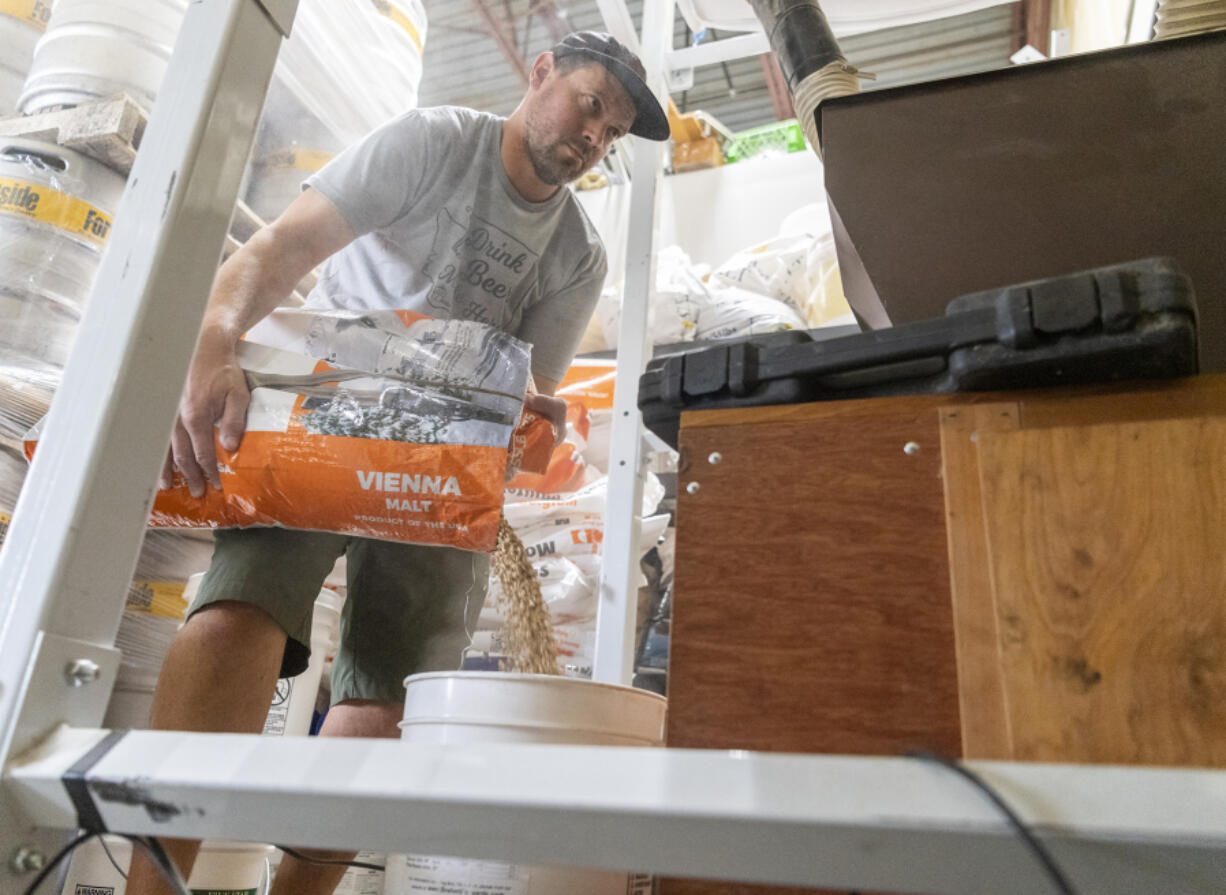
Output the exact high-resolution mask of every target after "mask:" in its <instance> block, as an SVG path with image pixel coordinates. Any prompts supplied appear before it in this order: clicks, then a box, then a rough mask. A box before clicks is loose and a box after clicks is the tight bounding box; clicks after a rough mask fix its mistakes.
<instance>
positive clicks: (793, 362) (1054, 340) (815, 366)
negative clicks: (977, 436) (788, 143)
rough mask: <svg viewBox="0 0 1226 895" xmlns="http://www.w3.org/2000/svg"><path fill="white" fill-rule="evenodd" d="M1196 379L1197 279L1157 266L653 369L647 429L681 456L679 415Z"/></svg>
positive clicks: (1057, 280) (643, 383)
mask: <svg viewBox="0 0 1226 895" xmlns="http://www.w3.org/2000/svg"><path fill="white" fill-rule="evenodd" d="M1195 372H1197V347H1196V300H1195V298H1194V296H1193V292H1192V286H1191V284H1190V283H1189V281H1188V278H1187V277H1186V276H1185V275H1184V274H1182V273H1181V272H1180V271H1179V270H1178V268H1177V267H1176V266H1175V264H1174V262H1172V261H1171V260H1169V259H1166V258H1150V259H1146V260H1143V261H1133V262H1129V263H1127V264H1117V265H1112V266H1110V267H1100V268H1095V269H1093V270H1087V271H1081V272H1078V273H1074V274H1066V275H1064V276H1059V277H1051V278H1048V279H1043V280H1034V281H1032V282H1029V283H1021V284H1018V285H1015V286H1007V287H1005V288H1001V289H991V290H988V291H985V292H976V293H972V294H970V295H963V296H961V297H959V298H955V299H954V300H953V301H951V302H950V303H949V305H948V307H947V308H946V311H945V316H944V317H941V318H936V319H933V320H921V321H918V322H916V323H910V324H907V325H905V326H897V327H893V328H890V329H879V330H873V331H870V332H865V333H858V334H856V335H851V336H845V337H843V338H836V339H827V340H825V341H817V340H814V338H813V337H812V336H810V335H809V333H807V332H803V331H797V330H793V331H787V332H780V333H771V334H769V335H763V336H752V337H750V338H748V339H742V340H737V341H732V342H721V343H712V344H709V345H707V346H704V347H701V348H696V349H693V350H689V351H684V352H682V353H679V354H673V355H669V356H664V357H657V358H654V359H653V360H652V361H651V362H650V363H649V364H648V365H647V370H646V371H645V372H644V373H643V376H642V378H641V379H640V380H639V401H638V403H639V409H640V410H641V411H642V413H643V421H644V423H645V424H646V426H647V427H648V428H649V429H651V430H652V431H653V432H655V433H656V434H657V435H659V436H660V437H661V438H662V439H664V440H665V441H666V442H668V443H669V444H670V445H673V446H674V447H675V446H676V444H677V432H678V429H679V427H680V419H681V411H683V410H711V409H718V408H728V407H754V406H761V405H765V404H796V403H803V402H807V401H829V400H835V399H841V398H865V397H878V396H883V395H910V394H944V393H951V392H961V391H985V390H995V389H1010V388H1040V387H1046V386H1052V385H1058V384H1083V383H1090V382H1102V381H1109V380H1117V379H1156V378H1167V377H1173V376H1186V375H1190V374H1193V373H1195Z"/></svg>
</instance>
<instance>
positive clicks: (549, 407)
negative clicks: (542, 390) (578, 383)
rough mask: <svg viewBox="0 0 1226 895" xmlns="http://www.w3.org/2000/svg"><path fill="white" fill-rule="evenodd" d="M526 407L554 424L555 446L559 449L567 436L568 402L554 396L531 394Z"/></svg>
mask: <svg viewBox="0 0 1226 895" xmlns="http://www.w3.org/2000/svg"><path fill="white" fill-rule="evenodd" d="M524 407H525V408H526V409H528V410H531V411H532V412H533V413H535V414H537V415H538V416H543V417H544V418H545V419H547V420H549V422H550V423H552V424H553V446H554V447H557V446H558V445H559V444H561V443H562V439H563V438H564V437H565V436H566V402H565V401H563V400H562V399H561V398H555V397H553V396H552V395H541V394H536V393H529V394H528V396H527V397H526V398H525V399H524Z"/></svg>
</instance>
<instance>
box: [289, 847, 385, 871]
mask: <svg viewBox="0 0 1226 895" xmlns="http://www.w3.org/2000/svg"><path fill="white" fill-rule="evenodd" d="M277 848H279V849H281V851H283V852H285V853H286V854H287V855H289V856H290V857H291V858H297V859H298V860H299V861H306V862H307V863H308V864H334V865H337V866H341V867H359V868H361V869H362V870H378V871H379V872H380V873H383V872H384V871H386V870H387V868H386V867H384V866H383V865H381V864H367V863H366V862H365V861H333V860H330V859H327V858H308V857H307V856H306V855H304V854H303V853H302V852H300V851H295V850H294V849H292V848H290V847H288V846H285V845H278V846H277Z"/></svg>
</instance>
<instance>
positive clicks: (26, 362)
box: [0, 137, 124, 374]
mask: <svg viewBox="0 0 1226 895" xmlns="http://www.w3.org/2000/svg"><path fill="white" fill-rule="evenodd" d="M123 188H124V179H123V177H121V176H120V175H119V174H117V173H116V172H114V171H112V170H111V169H110V168H107V167H106V166H105V165H102V164H100V163H98V162H96V161H94V160H92V159H89V158H86V157H85V156H83V155H80V154H79V153H76V152H72V151H70V150H67V149H64V148H62V147H60V146H56V145H54V144H51V143H42V142H38V141H35V140H25V139H18V138H13V137H0V368H2V369H0V374H2V373H4V372H5V371H12V370H17V371H20V370H22V369H31V370H44V371H45V370H46V369H47V368H48V367H50V368H55V369H58V368H60V367H62V366H63V365H64V362H65V361H66V360H67V359H68V351H69V349H70V348H71V347H72V341H73V338H74V337H75V335H76V328H77V322H78V320H79V318H80V316H81V311H82V310H83V308H84V306H85V301H86V299H87V298H88V297H89V290H90V287H91V286H92V285H93V280H94V274H95V273H96V272H97V269H98V261H99V259H100V258H101V255H102V249H103V246H104V245H105V244H106V241H107V238H108V237H109V235H110V230H111V221H112V217H113V216H114V214H115V209H116V207H117V206H118V205H119V199H120V196H122V195H123Z"/></svg>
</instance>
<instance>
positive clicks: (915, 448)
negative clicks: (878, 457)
mask: <svg viewBox="0 0 1226 895" xmlns="http://www.w3.org/2000/svg"><path fill="white" fill-rule="evenodd" d="M919 449H920V448H919V442H915V441H908V442H907V443H906V444H904V445H903V446H902V452H903V453H904V454H906V455H907V456H908V457H914V456H915V455H916V454H918V453H919Z"/></svg>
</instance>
